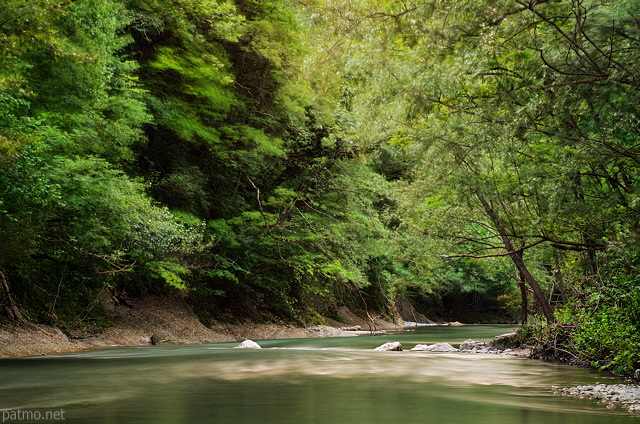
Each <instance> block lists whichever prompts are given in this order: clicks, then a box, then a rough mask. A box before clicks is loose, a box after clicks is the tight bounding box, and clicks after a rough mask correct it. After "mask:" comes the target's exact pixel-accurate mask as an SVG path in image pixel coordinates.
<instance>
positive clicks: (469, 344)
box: [460, 339, 485, 351]
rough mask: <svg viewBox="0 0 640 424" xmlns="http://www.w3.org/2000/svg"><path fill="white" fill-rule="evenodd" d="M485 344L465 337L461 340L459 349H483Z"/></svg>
mask: <svg viewBox="0 0 640 424" xmlns="http://www.w3.org/2000/svg"><path fill="white" fill-rule="evenodd" d="M484 349H485V346H484V343H482V342H477V341H475V340H472V339H467V340H465V341H463V342H462V343H460V350H466V351H469V350H473V351H475V350H484Z"/></svg>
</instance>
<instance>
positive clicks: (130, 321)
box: [0, 296, 401, 358]
mask: <svg viewBox="0 0 640 424" xmlns="http://www.w3.org/2000/svg"><path fill="white" fill-rule="evenodd" d="M128 303H129V306H121V305H118V306H110V310H109V313H110V314H111V316H112V318H113V322H114V325H113V326H111V327H109V328H106V329H104V330H102V331H100V332H97V331H95V330H92V329H91V328H84V329H79V330H72V331H69V334H68V335H67V334H65V333H63V332H62V331H60V330H59V329H57V328H54V327H49V326H44V325H36V324H18V323H13V322H0V358H9V357H21V356H34V355H43V354H51V353H60V352H71V351H78V350H84V349H90V348H96V347H105V346H137V345H147V344H151V343H152V342H154V343H173V344H197V343H216V342H233V341H242V340H244V339H255V340H264V339H282V338H309V337H339V336H353V335H356V334H358V333H357V332H353V331H344V330H342V328H343V327H354V326H360V327H361V328H362V329H363V330H368V329H369V328H370V326H369V325H368V323H367V322H366V321H365V320H363V319H361V318H359V317H357V316H356V315H354V314H353V313H351V312H350V311H349V310H348V309H346V308H343V309H342V310H341V311H340V313H341V316H342V317H343V321H342V322H339V321H334V320H328V321H329V323H330V324H331V326H313V327H307V328H301V327H295V326H292V325H286V324H256V323H254V322H250V321H247V322H241V323H234V324H229V323H217V324H215V325H214V326H212V327H211V328H209V327H206V326H205V325H203V324H202V323H201V322H200V320H199V319H198V317H197V316H196V314H195V313H194V312H193V310H192V309H191V307H190V306H189V305H188V304H187V302H186V301H185V300H184V299H181V298H179V297H175V296H150V297H145V298H141V299H135V300H131V301H128ZM399 327H401V323H390V322H386V321H383V320H380V319H378V320H376V322H375V329H377V330H380V329H391V328H399Z"/></svg>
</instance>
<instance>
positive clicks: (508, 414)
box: [0, 326, 640, 424]
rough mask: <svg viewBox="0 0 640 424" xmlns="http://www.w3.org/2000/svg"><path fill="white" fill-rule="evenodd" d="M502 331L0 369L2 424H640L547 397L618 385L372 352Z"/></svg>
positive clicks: (490, 359) (560, 371)
mask: <svg viewBox="0 0 640 424" xmlns="http://www.w3.org/2000/svg"><path fill="white" fill-rule="evenodd" d="M510 330H511V328H510V327H505V326H464V327H422V328H418V329H415V330H405V331H400V332H398V333H396V334H389V335H384V336H374V337H371V336H362V337H345V338H328V339H291V340H270V341H261V342H260V344H261V345H262V347H263V349H261V350H250V349H231V348H232V347H233V346H236V345H237V343H221V344H210V345H189V346H148V347H147V346H145V347H118V348H108V349H101V350H95V351H87V352H79V353H71V354H64V355H51V356H43V357H34V358H23V359H8V360H0V414H2V419H1V420H0V422H55V421H56V420H58V421H62V418H64V422H65V423H114V424H115V423H117V424H127V423H136V424H139V423H154V424H162V423H172V424H175V423H212V424H227V423H229V424H231V423H233V424H239V423H251V424H262V423H279V424H282V423H292V424H293V423H295V424H307V423H309V424H311V423H313V424H316V423H317V424H351V423H353V424H355V423H357V424H369V423H416V424H418V423H420V424H422V423H433V424H447V423H473V424H485V423H487V424H489V423H490V424H501V423H509V424H518V423H523V424H524V423H544V424H554V423H563V424H567V423H576V424H590V423H593V424H596V423H597V424H607V423H623V422H624V423H627V422H634V423H640V418H639V417H637V416H634V415H631V414H629V413H628V412H626V411H623V410H620V409H614V410H609V409H606V408H604V407H603V406H602V405H598V404H596V403H594V402H593V401H590V400H582V399H574V398H568V397H562V396H558V395H555V394H554V393H553V391H552V390H551V386H552V385H557V386H573V385H577V384H594V383H596V382H602V383H619V382H621V381H620V380H619V379H617V378H615V377H612V376H609V375H606V374H602V373H596V372H594V371H589V370H585V369H577V368H573V367H570V366H566V365H561V364H555V363H549V362H542V361H533V360H528V359H522V358H513V357H504V356H498V355H492V354H459V353H454V354H444V353H426V352H409V351H406V350H405V351H404V352H373V351H372V349H373V348H375V347H376V346H379V345H381V344H382V343H384V342H387V341H400V342H401V343H402V344H403V346H404V348H405V349H407V350H408V349H410V348H411V347H413V346H414V345H416V344H419V343H426V344H430V343H435V342H443V341H447V342H450V343H452V344H454V345H455V344H456V343H460V342H462V341H464V340H465V339H468V338H472V339H474V340H478V341H488V340H490V339H491V338H492V337H493V336H495V335H497V334H502V333H505V332H508V331H510ZM20 414H22V415H20ZM47 414H48V415H47ZM56 414H57V415H56ZM36 418H40V419H41V420H40V421H36Z"/></svg>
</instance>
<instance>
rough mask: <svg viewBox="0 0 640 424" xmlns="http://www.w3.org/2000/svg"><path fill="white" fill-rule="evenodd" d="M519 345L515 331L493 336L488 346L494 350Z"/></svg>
mask: <svg viewBox="0 0 640 424" xmlns="http://www.w3.org/2000/svg"><path fill="white" fill-rule="evenodd" d="M519 345H520V341H519V340H518V333H515V332H514V333H507V334H501V335H499V336H495V337H494V338H493V339H492V340H491V341H490V342H489V348H490V349H496V350H505V349H513V348H515V347H518V346H519Z"/></svg>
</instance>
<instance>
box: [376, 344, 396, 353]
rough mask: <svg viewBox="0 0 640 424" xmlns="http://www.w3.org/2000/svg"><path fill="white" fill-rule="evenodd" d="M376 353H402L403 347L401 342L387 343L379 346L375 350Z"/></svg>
mask: <svg viewBox="0 0 640 424" xmlns="http://www.w3.org/2000/svg"><path fill="white" fill-rule="evenodd" d="M373 350H375V351H378V352H390V351H398V352H401V351H402V345H401V344H400V342H387V343H385V344H383V345H380V346H378V347H377V348H375V349H373Z"/></svg>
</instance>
